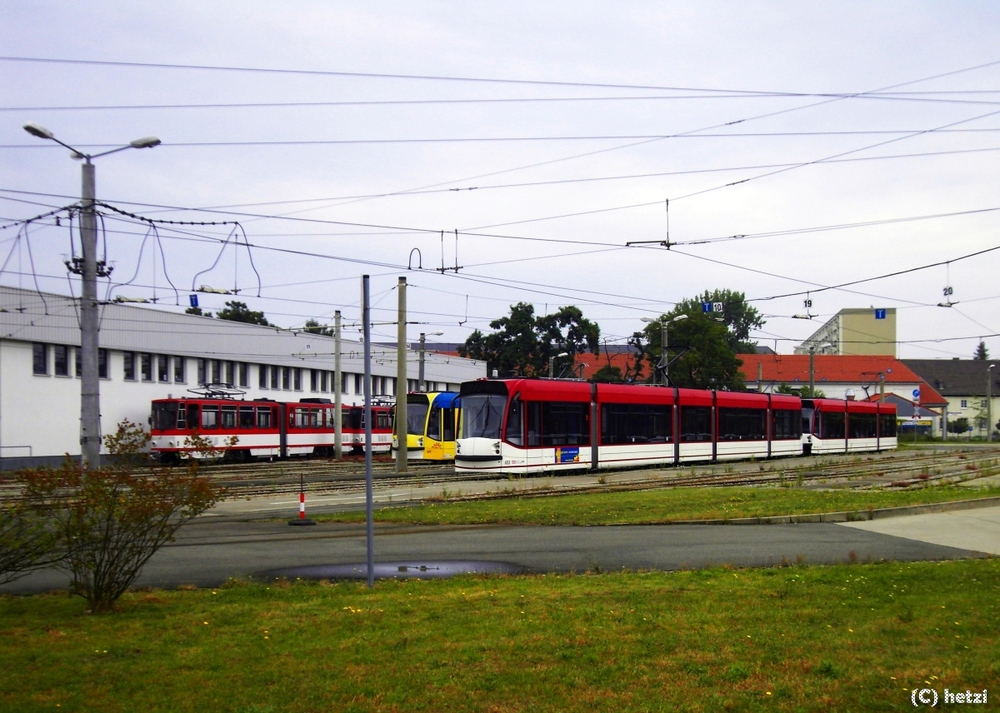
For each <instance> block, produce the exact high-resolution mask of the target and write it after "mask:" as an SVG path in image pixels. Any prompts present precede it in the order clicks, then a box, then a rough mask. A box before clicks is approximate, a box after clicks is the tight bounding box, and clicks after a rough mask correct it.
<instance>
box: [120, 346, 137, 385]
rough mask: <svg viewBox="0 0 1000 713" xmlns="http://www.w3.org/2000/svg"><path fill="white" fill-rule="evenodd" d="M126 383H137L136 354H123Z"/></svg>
mask: <svg viewBox="0 0 1000 713" xmlns="http://www.w3.org/2000/svg"><path fill="white" fill-rule="evenodd" d="M122 357H123V359H124V364H125V381H135V352H123V353H122Z"/></svg>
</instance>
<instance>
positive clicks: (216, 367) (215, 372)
mask: <svg viewBox="0 0 1000 713" xmlns="http://www.w3.org/2000/svg"><path fill="white" fill-rule="evenodd" d="M212 383H213V384H219V383H222V364H221V363H220V362H219V360H218V359H212Z"/></svg>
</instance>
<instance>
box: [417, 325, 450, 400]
mask: <svg viewBox="0 0 1000 713" xmlns="http://www.w3.org/2000/svg"><path fill="white" fill-rule="evenodd" d="M427 334H430V335H431V336H432V337H440V336H441V335H442V334H444V332H428V333H427ZM427 334H424V333H423V332H421V333H420V350H419V352H418V353H419V354H420V359H419V362H418V363H419V365H420V366H419V369H418V370H417V391H424V353H425V349H424V347H425V340H426V339H427Z"/></svg>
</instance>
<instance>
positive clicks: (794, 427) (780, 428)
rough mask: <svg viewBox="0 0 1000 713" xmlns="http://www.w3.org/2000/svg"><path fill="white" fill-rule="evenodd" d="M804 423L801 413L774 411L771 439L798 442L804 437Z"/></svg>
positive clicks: (772, 414)
mask: <svg viewBox="0 0 1000 713" xmlns="http://www.w3.org/2000/svg"><path fill="white" fill-rule="evenodd" d="M802 422H803V416H802V412H801V411H784V410H782V411H773V412H772V413H771V427H772V431H771V437H772V438H773V439H774V440H776V441H791V440H798V439H799V438H801V436H802Z"/></svg>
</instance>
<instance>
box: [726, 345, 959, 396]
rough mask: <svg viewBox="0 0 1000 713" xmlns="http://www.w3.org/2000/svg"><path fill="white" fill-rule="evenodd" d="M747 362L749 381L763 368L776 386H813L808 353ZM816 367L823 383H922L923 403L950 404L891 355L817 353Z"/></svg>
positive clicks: (748, 357) (757, 356) (751, 356)
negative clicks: (810, 381)
mask: <svg viewBox="0 0 1000 713" xmlns="http://www.w3.org/2000/svg"><path fill="white" fill-rule="evenodd" d="M738 358H739V359H740V360H741V361H742V362H743V366H742V367H740V371H741V372H742V373H743V378H744V380H745V381H747V382H753V383H757V369H758V365H760V369H761V371H762V374H761V378H762V379H763V380H764V381H765V382H772V383H776V384H780V383H786V384H792V383H800V384H808V383H809V355H808V354H791V355H790V354H739V355H738ZM814 359H815V362H814V364H813V373H814V380H815V382H816V384H817V385H818V386H819V385H821V384H822V383H824V382H825V383H835V384H836V383H840V384H869V383H870V384H873V385H877V384H878V382H879V380H880V379H881V377H882V376H884V377H885V383H886V384H887V385H890V386H891V385H893V384H919V388H920V403H921V404H923V405H925V406H927V405H939V404H946V403H947V400H946V399H944V397H942V396H941V394H939V393H938V392H937V391H935V390H934V389H933V388H931V387H930V386H929V385H928V384H927V383H925V382H924V380H923V379H921V378H920V377H919V376H917V374H916V373H914V372H913V370H911V369H910V368H909V367H907V366H906V365H905V364H904V363H903V362H901V361H900V360H899V359H896V358H895V357H891V356H846V355H844V356H841V355H826V354H817V355H816V356H815V357H814Z"/></svg>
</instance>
